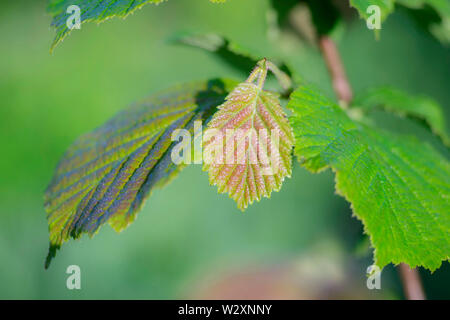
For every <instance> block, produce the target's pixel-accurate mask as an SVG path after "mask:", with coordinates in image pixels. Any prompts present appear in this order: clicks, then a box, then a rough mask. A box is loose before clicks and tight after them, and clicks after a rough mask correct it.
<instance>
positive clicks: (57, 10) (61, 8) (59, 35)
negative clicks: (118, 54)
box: [47, 0, 226, 51]
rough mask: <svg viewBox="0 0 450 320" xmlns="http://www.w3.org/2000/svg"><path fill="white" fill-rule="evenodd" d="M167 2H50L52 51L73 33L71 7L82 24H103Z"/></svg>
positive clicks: (71, 0) (54, 0) (136, 0)
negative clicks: (53, 34) (145, 7)
mask: <svg viewBox="0 0 450 320" xmlns="http://www.w3.org/2000/svg"><path fill="white" fill-rule="evenodd" d="M164 1H166V0H49V3H48V7H47V11H48V12H49V13H50V14H51V15H52V17H53V20H52V23H51V25H52V26H53V27H54V28H55V29H56V37H55V39H54V40H53V43H52V46H51V49H50V50H51V51H52V50H53V49H54V48H55V47H56V45H57V44H58V43H59V42H61V41H62V40H64V38H65V37H66V36H67V35H68V34H69V33H70V32H71V30H70V29H69V28H68V27H67V20H68V19H69V17H70V16H71V15H72V14H73V13H72V12H71V11H69V13H67V12H66V10H67V8H68V7H69V6H71V5H76V6H78V7H79V8H80V9H81V23H85V22H91V21H92V22H97V23H100V22H103V21H106V20H107V19H110V18H113V17H121V18H126V17H127V16H128V15H129V14H131V13H133V12H134V11H136V10H137V9H139V8H142V6H144V5H146V4H147V3H152V4H159V3H161V2H164ZM210 1H211V2H216V3H218V2H225V1H226V0H210Z"/></svg>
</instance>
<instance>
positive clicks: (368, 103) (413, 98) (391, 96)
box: [352, 87, 450, 146]
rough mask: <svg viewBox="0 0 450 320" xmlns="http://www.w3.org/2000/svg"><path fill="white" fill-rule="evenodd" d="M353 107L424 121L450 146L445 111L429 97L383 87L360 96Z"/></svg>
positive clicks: (353, 103)
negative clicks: (380, 110) (383, 110)
mask: <svg viewBox="0 0 450 320" xmlns="http://www.w3.org/2000/svg"><path fill="white" fill-rule="evenodd" d="M352 105H353V107H354V108H358V109H361V110H362V111H364V112H370V111H372V110H373V109H376V108H383V109H385V110H387V111H390V112H392V113H395V114H398V115H400V116H407V117H412V118H417V119H420V120H424V121H425V123H426V124H427V125H428V126H429V128H430V129H431V130H432V132H433V133H434V134H436V135H438V136H439V137H440V138H441V139H442V141H443V142H444V144H446V145H447V146H448V145H449V144H450V139H449V137H448V135H447V128H446V124H445V117H444V113H443V110H442V108H441V106H440V105H439V104H438V103H436V102H435V101H434V100H432V99H430V98H428V97H425V96H420V95H409V94H407V93H405V92H403V91H401V90H398V89H394V88H390V87H381V88H374V89H371V90H369V91H367V92H365V93H363V94H360V95H359V96H357V97H356V98H355V99H354V101H353V102H352Z"/></svg>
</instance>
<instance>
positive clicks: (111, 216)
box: [45, 80, 236, 266]
mask: <svg viewBox="0 0 450 320" xmlns="http://www.w3.org/2000/svg"><path fill="white" fill-rule="evenodd" d="M235 84H236V83H235V82H233V81H230V80H211V81H204V82H193V83H188V84H184V85H180V86H176V87H174V88H172V89H169V90H166V91H163V92H161V93H157V94H154V95H152V96H150V97H149V98H147V99H145V100H143V101H141V102H139V103H137V104H135V105H134V106H132V107H130V108H128V109H126V110H124V111H122V112H120V113H118V114H117V115H116V116H115V117H114V118H112V119H111V120H110V121H108V122H107V123H106V124H104V125H103V126H101V127H99V128H97V129H96V130H94V131H93V132H91V133H89V134H86V135H84V136H82V137H81V138H79V139H78V140H77V141H76V142H75V143H74V144H73V145H72V146H71V147H70V148H69V149H68V151H67V152H66V153H65V155H64V156H63V158H62V160H61V161H60V163H59V165H58V167H57V169H56V173H55V175H54V177H53V179H52V181H51V183H50V185H49V187H48V189H47V191H46V194H45V207H46V210H47V212H48V223H49V231H50V252H49V256H48V258H47V262H46V266H48V265H49V263H50V261H51V259H52V258H53V257H54V255H55V253H56V250H57V249H59V247H60V246H61V244H62V243H63V242H64V241H66V240H68V239H69V238H70V237H73V238H77V237H79V236H80V235H81V234H82V233H88V234H90V235H93V234H94V233H95V232H96V231H97V230H98V229H99V227H100V226H101V225H102V224H103V223H105V222H106V221H108V222H109V224H110V225H111V226H112V227H113V228H114V229H115V230H116V231H121V230H122V229H124V228H125V227H126V226H128V225H129V224H130V223H131V222H132V221H133V220H134V218H135V216H136V213H137V211H138V210H139V209H140V207H141V206H142V203H143V201H144V199H145V198H146V197H147V196H148V195H149V193H150V192H151V191H152V190H153V188H155V187H161V186H163V185H164V184H165V183H167V182H168V181H169V180H170V179H171V178H172V177H173V176H174V175H175V174H176V173H178V172H179V171H180V169H181V168H182V166H177V165H175V164H174V163H173V162H172V160H171V156H170V153H171V150H172V148H173V146H174V142H172V141H171V134H172V132H173V130H175V129H181V128H184V129H187V130H189V131H193V123H194V121H196V120H201V121H203V123H204V124H206V123H207V122H208V121H209V119H210V117H211V115H212V114H213V113H214V112H215V110H216V107H217V106H218V105H220V104H221V103H222V102H223V101H224V98H225V97H226V95H227V94H228V92H230V90H231V89H232V88H233V87H234V85H235Z"/></svg>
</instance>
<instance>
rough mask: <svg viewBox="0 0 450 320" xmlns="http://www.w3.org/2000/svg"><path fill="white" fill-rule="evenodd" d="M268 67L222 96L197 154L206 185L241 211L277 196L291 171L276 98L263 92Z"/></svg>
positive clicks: (287, 132)
mask: <svg viewBox="0 0 450 320" xmlns="http://www.w3.org/2000/svg"><path fill="white" fill-rule="evenodd" d="M268 65H270V63H269V62H266V60H262V61H261V62H260V63H258V66H257V67H256V69H255V70H254V71H253V72H252V74H251V75H250V77H249V78H248V79H247V81H246V82H244V83H241V84H239V85H238V86H237V87H236V88H235V89H234V90H233V91H232V92H231V93H230V94H229V95H228V96H227V98H226V101H225V102H224V103H223V104H222V105H221V106H219V107H218V109H219V110H218V111H217V112H216V113H215V114H214V116H213V118H212V120H211V122H210V123H209V124H208V130H207V133H206V135H205V137H209V136H210V137H209V139H208V138H206V139H205V142H204V149H203V152H204V153H203V154H204V158H203V159H204V167H203V168H204V170H205V171H208V173H209V181H210V183H211V184H212V185H217V187H218V191H219V192H220V193H223V192H227V193H229V195H230V197H231V198H232V199H233V200H235V201H236V202H237V205H238V208H239V209H241V210H244V209H245V208H246V207H247V206H248V205H249V204H251V203H253V201H255V200H256V201H259V200H260V199H261V198H262V197H270V194H271V192H272V191H273V190H275V191H278V190H279V189H280V188H281V184H282V183H283V180H284V178H285V177H286V176H288V177H289V176H290V175H291V171H292V165H291V162H292V159H291V151H292V146H293V143H294V137H293V133H292V129H291V127H290V126H289V123H288V121H287V118H286V115H285V114H284V112H283V110H282V108H281V106H280V102H279V100H278V97H277V96H276V95H275V94H273V93H270V92H268V91H265V90H263V85H264V80H265V77H266V74H267V68H268ZM255 80H257V82H258V83H257V84H255V83H254V81H255ZM208 133H210V134H208Z"/></svg>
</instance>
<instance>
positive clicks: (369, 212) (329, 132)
mask: <svg viewBox="0 0 450 320" xmlns="http://www.w3.org/2000/svg"><path fill="white" fill-rule="evenodd" d="M288 108H289V109H291V110H292V116H291V117H290V122H291V125H292V127H293V128H294V135H295V139H296V143H295V151H294V152H295V155H296V156H297V157H298V159H299V160H300V161H301V163H302V165H303V166H304V167H306V168H307V169H309V170H311V171H313V172H318V171H320V170H324V169H326V168H328V167H330V168H331V169H332V170H333V171H334V172H335V174H336V190H337V192H338V193H339V194H340V195H342V196H344V197H345V198H346V199H347V200H348V201H349V202H350V203H351V206H352V209H353V212H354V214H355V215H356V217H358V218H359V219H360V220H362V222H363V224H364V228H365V232H366V233H368V235H369V236H370V238H371V242H372V245H373V247H374V248H375V253H374V255H375V263H376V264H377V265H378V266H379V267H384V266H385V265H387V264H388V263H391V262H392V263H394V264H398V263H401V262H404V263H407V264H409V265H410V266H411V267H416V266H423V267H425V268H428V269H430V270H432V271H433V270H435V269H437V268H439V266H440V265H441V262H442V261H445V260H448V259H449V254H450V164H449V162H448V160H447V159H445V158H444V157H443V156H442V155H441V154H440V153H438V152H437V151H435V150H434V149H433V148H431V147H430V146H429V145H428V144H426V143H422V142H420V141H418V140H417V139H416V138H414V137H412V136H405V135H396V134H393V133H390V132H386V131H383V130H381V129H378V128H374V127H371V126H369V125H366V124H364V123H360V122H357V121H354V120H352V119H351V118H350V117H349V116H348V115H347V114H346V113H345V112H344V111H343V110H342V109H340V108H339V107H338V106H337V105H336V104H335V103H333V102H332V101H330V100H328V99H327V98H325V97H324V96H322V95H321V94H320V93H319V92H318V91H317V90H315V89H311V88H308V87H305V86H303V87H300V88H298V89H297V90H296V91H294V93H293V94H292V96H291V101H290V102H289V104H288Z"/></svg>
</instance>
